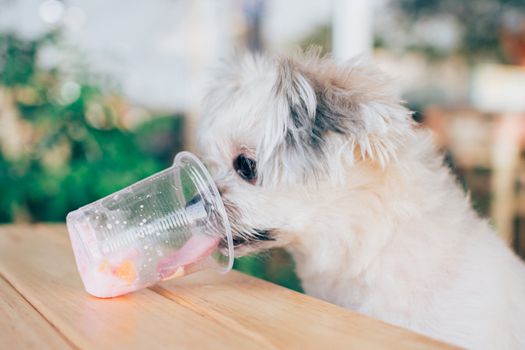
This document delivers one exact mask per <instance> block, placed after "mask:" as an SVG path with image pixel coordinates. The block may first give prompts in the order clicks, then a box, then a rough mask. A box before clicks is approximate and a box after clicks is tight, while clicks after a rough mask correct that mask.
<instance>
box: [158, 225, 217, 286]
mask: <svg viewBox="0 0 525 350" xmlns="http://www.w3.org/2000/svg"><path fill="white" fill-rule="evenodd" d="M219 240H220V239H219V238H218V237H212V236H206V235H202V234H197V235H194V236H192V237H191V238H190V239H189V240H188V241H187V242H186V243H185V244H184V245H183V246H182V247H181V248H180V249H179V250H177V251H174V252H173V253H171V254H170V255H168V256H166V257H165V258H164V259H162V260H161V261H159V263H158V265H157V273H158V274H159V276H160V278H161V279H162V280H168V279H171V278H175V277H181V276H183V275H184V274H185V270H186V268H187V267H188V266H190V265H192V264H194V263H195V262H198V261H200V260H202V259H203V258H206V257H208V256H209V255H210V254H211V253H212V252H213V251H214V250H215V249H216V247H217V245H218V244H219Z"/></svg>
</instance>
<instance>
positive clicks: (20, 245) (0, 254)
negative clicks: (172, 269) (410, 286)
mask: <svg viewBox="0 0 525 350" xmlns="http://www.w3.org/2000/svg"><path fill="white" fill-rule="evenodd" d="M325 347H326V348H330V349H335V348H345V349H349V348H356V349H392V348H400V349H447V348H451V347H449V346H448V345H445V344H442V343H440V342H437V341H435V340H432V339H429V338H426V337H424V336H421V335H418V334H415V333H412V332H409V331H407V330H404V329H401V328H398V327H394V326H390V325H388V324H385V323H383V322H380V321H376V320H373V319H370V318H368V317H365V316H362V315H359V314H356V313H354V312H352V311H349V310H345V309H342V308H339V307H337V306H334V305H332V304H329V303H326V302H323V301H320V300H317V299H313V298H310V297H308V296H305V295H302V294H299V293H296V292H293V291H291V290H288V289H285V288H282V287H279V286H276V285H273V284H271V283H268V282H265V281H262V280H259V279H256V278H253V277H249V276H246V275H243V274H241V273H238V272H235V271H234V272H231V273H229V274H227V275H218V274H216V273H214V272H201V273H197V274H194V275H191V276H187V277H186V278H183V279H179V280H172V281H169V282H165V283H163V284H161V285H158V286H155V287H152V288H149V289H146V290H143V291H140V292H137V293H133V294H131V295H127V296H123V297H119V298H114V299H97V298H94V297H91V296H89V295H88V294H87V293H86V292H85V291H84V289H83V286H82V282H81V281H80V278H79V275H78V273H77V270H76V266H75V262H74V259H73V255H72V251H71V248H70V245H69V239H68V236H67V234H66V230H65V227H64V226H63V225H35V226H0V349H27V348H34V349H71V348H75V349H76V348H80V349H148V350H150V349H168V348H171V349H284V348H286V349H294V348H300V349H321V348H325Z"/></svg>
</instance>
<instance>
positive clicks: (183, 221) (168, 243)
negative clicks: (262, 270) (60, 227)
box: [66, 152, 234, 298]
mask: <svg viewBox="0 0 525 350" xmlns="http://www.w3.org/2000/svg"><path fill="white" fill-rule="evenodd" d="M66 221H67V228H68V231H69V236H70V239H71V244H72V247H73V251H74V254H75V260H76V263H77V267H78V270H79V272H80V276H81V278H82V282H83V283H84V287H85V289H86V291H87V292H88V293H90V294H92V295H94V296H96V297H101V298H109V297H115V296H118V295H122V294H126V293H129V292H133V291H136V290H139V289H142V288H145V287H148V286H151V285H154V284H156V283H158V282H160V281H163V280H168V279H172V278H177V277H182V276H185V275H187V274H190V273H194V272H197V271H200V270H203V269H210V268H211V269H215V270H217V271H219V272H222V273H226V272H228V271H229V270H230V269H231V268H232V265H233V258H234V254H233V243H232V236H231V228H230V224H229V222H228V217H227V215H226V211H225V210H224V206H223V203H222V200H221V197H220V195H219V192H218V190H217V187H216V186H215V183H214V182H213V180H212V178H211V176H210V175H209V173H208V171H207V170H206V168H205V167H204V165H203V164H202V163H201V162H200V161H199V159H198V158H197V157H196V156H194V155H193V154H191V153H189V152H181V153H179V154H177V156H176V157H175V161H174V163H173V165H172V166H171V167H170V168H168V169H166V170H163V171H161V172H159V173H156V174H154V175H152V176H150V177H148V178H146V179H144V180H142V181H139V182H137V183H135V184H133V185H131V186H129V187H126V188H124V189H122V190H120V191H118V192H116V193H113V194H111V195H109V196H107V197H104V198H102V199H100V200H97V201H95V202H93V203H90V204H88V205H86V206H83V207H81V208H79V209H77V210H75V211H72V212H70V213H69V214H68V215H67V218H66Z"/></svg>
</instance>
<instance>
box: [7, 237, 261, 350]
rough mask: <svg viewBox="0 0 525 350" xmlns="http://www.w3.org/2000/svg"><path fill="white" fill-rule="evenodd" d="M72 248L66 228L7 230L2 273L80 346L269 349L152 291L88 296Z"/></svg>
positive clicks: (93, 347)
mask: <svg viewBox="0 0 525 350" xmlns="http://www.w3.org/2000/svg"><path fill="white" fill-rule="evenodd" d="M67 243H68V241H67V237H66V233H65V230H64V228H63V227H52V228H49V229H47V228H45V227H36V228H33V227H32V228H25V229H20V228H15V227H6V228H2V229H1V231H0V257H1V258H0V274H2V275H3V276H4V278H6V279H7V280H8V281H9V282H10V283H11V284H12V285H13V286H14V287H15V288H16V289H17V290H18V291H19V292H20V293H22V294H23V295H24V296H25V298H26V299H27V300H28V301H29V302H30V303H31V304H32V305H33V306H34V307H35V308H36V309H38V310H39V311H40V312H41V313H42V314H43V315H45V317H46V318H47V319H48V320H49V321H50V322H52V323H53V325H54V326H55V327H56V328H57V329H58V330H59V331H60V332H61V333H62V334H64V335H65V336H66V337H68V338H69V339H70V341H71V342H72V343H73V344H75V346H77V347H80V348H83V349H99V348H115V349H165V348H166V347H168V346H169V347H171V346H173V347H176V348H178V349H194V348H195V345H196V344H199V348H203V349H204V348H206V349H220V348H224V349H231V348H240V349H251V348H257V349H265V348H267V344H264V343H261V342H257V341H254V339H252V338H251V337H246V336H244V335H243V334H236V333H233V332H232V331H231V330H230V329H228V328H227V327H225V326H223V325H221V324H219V323H217V322H215V321H214V320H210V319H208V318H206V317H204V316H202V315H199V314H197V313H195V312H193V311H192V310H189V309H188V308H186V307H184V306H182V305H179V304H177V303H174V302H170V301H169V300H168V299H166V298H165V297H163V296H161V295H159V294H157V293H155V292H153V291H151V290H148V289H146V290H143V291H141V292H138V293H134V294H131V295H127V296H124V297H119V298H114V299H109V300H106V299H97V298H94V297H91V296H89V295H88V294H87V293H86V292H85V291H84V288H83V286H82V283H81V281H80V278H79V276H78V273H77V270H76V267H75V262H74V259H73V256H72V253H71V248H70V247H69V246H68V245H67ZM29 331H30V330H28V332H29Z"/></svg>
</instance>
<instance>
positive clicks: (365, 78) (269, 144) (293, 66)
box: [258, 55, 411, 182]
mask: <svg viewBox="0 0 525 350" xmlns="http://www.w3.org/2000/svg"><path fill="white" fill-rule="evenodd" d="M277 67H278V71H277V81H276V85H275V94H276V99H277V101H279V102H278V103H279V104H280V106H281V107H280V109H279V110H278V111H277V113H276V114H277V115H276V116H274V117H275V119H272V121H271V122H270V123H269V125H268V128H267V130H266V137H265V138H264V140H263V144H262V145H261V146H260V147H259V150H262V152H261V153H264V154H260V156H259V157H258V158H259V159H260V162H261V161H262V164H261V170H262V171H263V173H262V174H261V175H262V178H261V180H262V181H265V177H266V180H268V177H273V180H278V178H279V179H283V178H284V179H288V180H290V181H292V182H295V181H301V180H309V179H311V178H314V179H316V178H319V176H322V175H329V176H330V177H331V178H332V179H334V178H341V176H342V173H343V169H342V167H343V166H344V165H345V164H351V163H353V162H354V161H356V160H370V161H374V162H377V163H378V164H379V165H380V166H381V167H385V166H386V165H387V163H388V162H389V160H390V159H392V158H395V156H396V150H397V148H398V147H399V144H400V143H401V138H402V137H403V136H405V135H406V133H408V132H410V124H411V118H410V113H409V112H408V111H407V110H406V109H405V108H404V107H403V106H402V105H401V104H400V103H399V101H398V100H397V99H396V98H395V97H394V96H395V95H394V94H392V93H391V92H390V91H388V89H387V86H388V85H387V84H386V82H385V79H384V76H383V74H381V73H380V72H378V71H376V70H374V69H372V68H369V67H365V66H362V65H358V64H356V63H349V64H348V65H347V66H345V67H338V66H337V65H336V64H335V63H334V62H333V61H332V60H330V59H320V58H319V57H318V56H316V55H314V56H313V57H310V58H306V59H303V60H302V61H301V63H298V62H297V61H295V60H294V59H282V60H279V61H278V63H277ZM264 169H268V174H264ZM298 177H300V178H298Z"/></svg>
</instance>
